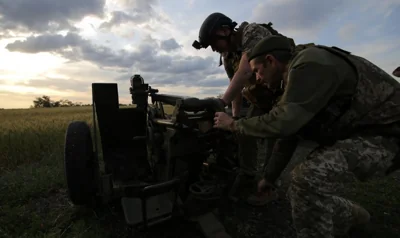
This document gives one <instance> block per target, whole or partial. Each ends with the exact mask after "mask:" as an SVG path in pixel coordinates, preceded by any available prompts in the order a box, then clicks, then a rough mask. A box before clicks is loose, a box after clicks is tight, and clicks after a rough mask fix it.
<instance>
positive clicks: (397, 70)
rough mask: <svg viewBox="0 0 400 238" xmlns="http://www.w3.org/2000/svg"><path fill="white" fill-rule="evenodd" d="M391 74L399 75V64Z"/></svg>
mask: <svg viewBox="0 0 400 238" xmlns="http://www.w3.org/2000/svg"><path fill="white" fill-rule="evenodd" d="M393 75H394V76H396V77H400V66H399V67H397V68H396V69H395V70H394V71H393Z"/></svg>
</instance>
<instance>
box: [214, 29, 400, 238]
mask: <svg viewBox="0 0 400 238" xmlns="http://www.w3.org/2000/svg"><path fill="white" fill-rule="evenodd" d="M248 60H249V61H250V65H251V68H252V70H253V72H255V73H256V76H257V80H259V81H261V82H263V83H266V84H267V85H271V86H273V85H279V84H283V85H284V88H285V92H284V94H283V96H282V98H281V100H280V101H279V102H278V104H277V107H275V108H273V109H272V110H271V111H270V112H269V113H267V114H264V115H262V116H258V117H253V118H249V119H240V120H237V121H234V120H232V118H230V117H229V116H228V115H226V114H224V113H216V115H215V118H214V120H215V127H217V128H221V129H224V130H231V131H233V132H235V133H239V134H246V135H253V136H258V137H262V138H270V137H279V138H281V137H286V136H289V135H297V136H298V137H302V138H306V139H309V140H313V141H315V142H317V143H318V144H319V147H317V148H316V149H315V150H314V151H312V152H311V153H310V154H309V155H308V157H307V159H306V160H305V161H304V162H302V163H300V164H299V165H297V166H296V167H295V168H294V169H293V170H292V171H291V184H290V187H289V189H288V198H289V200H290V203H291V206H292V217H293V222H294V225H295V227H296V230H297V236H298V237H325V238H329V237H334V235H344V234H345V233H347V232H348V230H349V229H350V228H351V227H352V226H353V225H357V224H366V223H367V222H368V221H369V219H370V214H369V213H368V211H366V210H365V209H364V208H362V207H361V206H360V205H357V204H355V203H354V202H352V201H350V200H347V199H345V198H342V197H340V196H338V195H337V193H338V192H339V191H340V189H341V188H343V186H344V182H346V181H347V179H348V178H352V177H355V178H358V179H359V180H361V181H365V180H367V179H368V178H370V177H371V176H372V175H382V176H385V175H386V176H387V175H390V174H391V173H392V172H393V171H396V170H398V169H399V168H400V156H399V154H398V153H399V148H400V147H399V142H400V139H399V137H400V84H399V82H397V81H396V80H395V79H393V78H392V77H391V76H390V75H389V74H387V73H386V72H385V71H383V70H382V69H380V68H378V67H377V66H376V65H374V64H372V63H371V62H369V61H368V60H366V59H364V58H361V57H359V56H355V55H352V54H351V53H350V52H347V51H344V50H342V49H339V48H337V47H326V46H320V45H311V46H307V47H304V49H303V50H299V51H291V47H290V45H289V43H288V41H287V39H285V38H284V37H280V36H270V37H266V38H265V39H263V40H261V41H260V42H259V43H258V44H257V45H256V46H255V47H254V49H253V50H252V53H251V56H249V57H248ZM287 162H288V161H287V160H285V161H283V160H281V161H278V160H274V159H273V158H271V159H270V161H269V163H268V167H270V168H274V169H275V171H272V170H271V171H269V172H267V173H266V174H264V175H265V177H264V178H263V179H262V180H261V181H260V182H259V185H258V187H259V191H262V192H265V193H268V191H269V190H270V188H271V187H273V183H274V180H275V178H276V174H279V172H280V170H282V168H284V167H285V164H286V163H287Z"/></svg>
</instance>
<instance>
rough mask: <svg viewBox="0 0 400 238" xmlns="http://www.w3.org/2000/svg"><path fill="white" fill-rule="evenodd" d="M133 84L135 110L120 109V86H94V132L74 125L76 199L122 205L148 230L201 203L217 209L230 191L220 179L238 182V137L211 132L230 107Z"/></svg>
mask: <svg viewBox="0 0 400 238" xmlns="http://www.w3.org/2000/svg"><path fill="white" fill-rule="evenodd" d="M130 82H131V87H130V94H131V96H132V104H133V105H134V106H132V107H130V106H128V107H122V106H121V107H120V106H119V95H118V85H117V84H116V83H93V84H92V98H93V128H90V126H89V125H88V124H87V122H83V121H74V122H71V123H70V124H69V126H68V128H67V131H66V139H65V158H64V161H65V176H66V180H67V187H68V193H69V198H70V200H71V201H72V202H73V203H74V204H75V205H80V206H100V205H102V204H107V203H109V202H111V201H116V200H117V201H118V200H120V202H121V205H122V208H123V211H124V216H125V221H126V223H127V224H128V225H130V226H140V227H145V228H146V227H149V226H151V225H153V224H157V223H160V222H162V221H165V220H168V219H170V218H171V217H173V216H174V214H181V215H182V214H186V215H187V214H191V213H195V212H194V211H195V210H196V207H197V208H198V204H199V203H198V201H199V200H201V201H203V202H207V203H208V205H207V206H206V207H212V206H209V205H210V204H211V203H213V202H215V201H217V200H218V199H219V198H220V197H221V194H223V193H221V191H224V189H223V188H224V186H222V187H221V183H218V184H216V182H215V181H222V180H223V179H226V178H232V177H234V176H235V172H234V171H235V168H236V167H237V158H236V148H237V146H236V145H235V140H234V138H233V135H232V134H231V133H227V132H223V131H220V130H217V129H214V128H213V127H212V125H213V117H214V113H215V112H217V111H225V108H223V107H221V105H220V104H218V103H217V102H218V101H217V100H214V99H197V98H193V97H181V96H174V95H166V94H160V93H158V90H157V89H153V88H151V87H150V86H149V85H148V84H146V83H145V82H144V80H143V78H142V77H141V76H140V75H134V76H133V77H132V78H131V80H130ZM149 101H150V102H149ZM164 105H170V106H172V107H173V113H172V114H167V113H166V112H165V110H164ZM97 127H98V130H97V129H96V128H97ZM98 134H99V135H98ZM99 144H100V145H99ZM223 184H225V185H227V184H229V182H227V183H223ZM225 187H228V189H229V186H225ZM193 199H195V200H196V199H197V201H196V202H194V203H190V202H189V201H192V200H193ZM200 210H202V211H204V208H201V209H200Z"/></svg>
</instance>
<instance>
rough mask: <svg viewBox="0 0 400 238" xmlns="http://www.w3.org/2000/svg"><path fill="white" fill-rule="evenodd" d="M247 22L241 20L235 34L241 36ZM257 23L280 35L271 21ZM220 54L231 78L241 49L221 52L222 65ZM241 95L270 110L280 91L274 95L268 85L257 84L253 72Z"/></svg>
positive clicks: (252, 102) (237, 63)
mask: <svg viewBox="0 0 400 238" xmlns="http://www.w3.org/2000/svg"><path fill="white" fill-rule="evenodd" d="M248 24H249V23H248V22H243V23H242V24H241V25H240V26H239V27H238V28H237V31H236V34H238V35H239V36H241V34H242V32H243V29H244V28H245V27H246V26H247V25H248ZM259 25H261V26H263V27H265V28H267V30H268V31H269V32H271V34H272V35H282V34H280V33H279V32H278V31H276V30H275V29H274V28H272V23H271V22H269V23H268V24H264V23H263V24H259ZM289 39H290V40H291V42H292V45H293V47H294V46H295V43H294V41H293V39H291V38H289ZM222 56H223V57H224V64H228V66H225V70H226V72H227V74H228V77H229V78H232V77H233V75H234V74H235V73H236V71H237V70H238V68H239V63H240V59H241V58H242V51H240V50H238V51H235V52H228V53H226V54H225V55H222V54H221V58H220V65H222ZM242 95H243V97H244V98H245V99H246V100H247V101H249V102H250V103H251V104H253V105H254V106H256V107H258V108H260V109H263V110H265V111H269V110H271V108H272V106H273V104H274V103H275V99H276V97H277V96H280V95H281V93H279V94H277V95H275V94H274V93H273V92H272V91H271V90H270V89H269V88H268V87H266V86H263V85H260V84H257V83H256V77H255V74H253V75H252V76H251V78H250V79H249V82H248V83H246V84H245V87H244V89H243V90H242Z"/></svg>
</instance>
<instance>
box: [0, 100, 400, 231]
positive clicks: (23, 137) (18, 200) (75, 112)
mask: <svg viewBox="0 0 400 238" xmlns="http://www.w3.org/2000/svg"><path fill="white" fill-rule="evenodd" d="M168 110H169V111H170V110H171V108H168ZM73 120H84V121H87V122H88V123H89V124H90V125H92V110H91V108H90V107H76V108H52V109H26V110H0V224H1V226H0V237H109V236H110V234H113V235H115V234H116V232H119V231H123V230H124V228H121V226H120V224H118V223H117V222H112V221H117V220H119V219H120V216H119V215H118V214H117V213H115V211H114V208H113V207H105V208H102V209H98V210H82V209H77V208H75V207H74V206H73V205H72V204H71V203H70V202H69V201H68V198H67V196H66V191H65V181H64V174H63V144H64V135H65V130H66V128H67V125H68V124H69V123H70V122H71V121H73ZM347 195H348V196H349V197H351V198H353V199H354V200H356V201H358V202H360V203H361V204H362V205H364V206H365V207H366V208H368V209H369V210H370V211H371V214H372V215H373V225H372V226H371V227H372V228H373V231H371V232H370V233H369V235H371V234H372V235H373V236H364V237H376V236H374V235H377V234H379V235H382V236H386V238H388V237H398V234H399V231H400V229H399V228H400V210H399V209H400V196H399V195H400V184H399V180H398V179H397V178H392V179H386V180H376V181H372V182H370V183H367V184H355V185H353V186H352V187H350V188H349V190H348V193H347Z"/></svg>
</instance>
